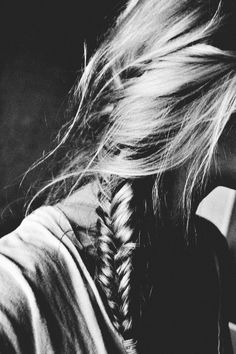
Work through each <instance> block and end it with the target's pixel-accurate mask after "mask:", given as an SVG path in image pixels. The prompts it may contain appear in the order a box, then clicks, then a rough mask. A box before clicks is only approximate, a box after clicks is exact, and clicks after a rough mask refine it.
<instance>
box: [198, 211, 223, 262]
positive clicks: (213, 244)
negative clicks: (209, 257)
mask: <svg viewBox="0 0 236 354" xmlns="http://www.w3.org/2000/svg"><path fill="white" fill-rule="evenodd" d="M195 225H196V230H197V235H198V238H199V240H200V242H202V243H204V244H205V245H206V246H208V247H209V248H210V249H212V250H215V251H216V252H217V254H220V255H222V256H223V255H224V256H227V254H228V253H229V248H228V243H227V239H226V237H225V236H224V235H222V233H221V232H220V230H219V229H218V228H217V226H216V225H214V224H213V223H212V222H211V221H209V220H207V219H205V218H203V217H200V216H196V218H195Z"/></svg>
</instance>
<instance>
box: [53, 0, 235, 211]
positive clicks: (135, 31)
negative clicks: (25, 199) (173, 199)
mask: <svg viewBox="0 0 236 354" xmlns="http://www.w3.org/2000/svg"><path fill="white" fill-rule="evenodd" d="M232 11H233V5H232V6H231V3H230V2H229V1H228V2H227V1H225V2H224V1H222V2H219V1H215V0H214V1H196V0H194V1H186V0H181V1H174V0H143V1H141V0H140V1H137V0H134V1H130V2H129V3H128V6H127V8H126V9H125V10H124V12H123V13H122V14H121V15H120V17H119V18H118V19H117V23H116V25H115V26H114V28H113V29H111V31H110V33H109V34H108V36H107V37H106V38H105V40H104V42H103V44H102V45H101V46H100V48H99V49H98V50H97V51H96V52H95V54H94V56H93V57H92V58H91V60H90V61H89V63H88V65H87V66H86V67H85V69H84V73H83V75H82V77H81V79H80V81H79V83H78V84H77V85H76V86H75V91H74V99H73V100H74V103H75V105H74V107H75V108H76V110H77V111H76V113H75V116H74V117H73V119H72V121H71V122H70V124H69V125H68V128H67V131H66V133H65V136H64V137H63V138H62V140H61V142H60V145H63V144H64V143H65V144H66V146H68V147H69V149H70V151H69V152H68V153H67V157H68V161H66V166H67V167H66V168H65V169H63V170H62V173H61V176H60V177H59V180H61V181H63V182H62V183H63V186H67V185H68V186H70V187H69V190H68V189H67V188H64V189H63V190H65V193H66V194H67V193H69V192H70V190H71V186H72V190H75V189H76V188H77V187H78V186H79V185H80V184H81V183H84V182H83V181H84V177H86V178H85V180H86V181H87V180H89V179H90V178H93V177H94V176H98V177H99V178H104V179H106V180H112V182H113V185H114V184H115V185H116V184H118V183H119V181H120V180H122V181H123V180H126V179H127V180H129V181H130V180H131V181H135V180H137V179H140V178H142V179H143V178H145V177H147V176H153V177H155V178H154V179H155V181H156V183H155V190H156V191H157V192H159V194H160V188H159V186H160V181H161V180H162V177H163V176H164V175H165V173H166V172H168V171H173V170H176V169H179V168H180V167H182V166H186V167H185V168H186V184H185V191H184V194H183V206H184V209H185V211H186V210H190V202H191V195H192V193H193V191H194V190H195V189H196V188H199V186H202V185H203V184H204V182H205V181H206V179H207V176H208V174H209V173H208V172H209V170H210V169H211V170H212V164H213V161H214V156H215V152H216V151H217V144H218V140H219V137H220V136H221V134H222V131H223V130H224V127H225V125H226V123H227V122H228V120H229V118H230V116H231V115H232V113H233V112H234V110H235V103H236V96H235V92H236V61H235V59H236V57H235V52H234V49H235V48H234V42H233V38H232V33H231V29H232V23H233V20H232V17H233V16H234V14H233V12H232ZM235 14H236V11H235ZM230 37H231V38H230ZM226 46H227V47H226ZM88 176H90V177H89V178H87V177H88ZM67 177H68V181H69V179H70V180H71V181H72V183H68V184H67V183H65V179H66V178H67ZM154 179H152V180H154ZM116 181H117V182H116ZM54 182H55V181H53V183H54ZM57 191H59V194H60V191H61V186H60V184H59V188H58V189H57ZM54 192H55V189H54Z"/></svg>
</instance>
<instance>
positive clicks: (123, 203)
mask: <svg viewBox="0 0 236 354" xmlns="http://www.w3.org/2000/svg"><path fill="white" fill-rule="evenodd" d="M100 186H101V188H100V191H99V196H98V199H99V207H98V208H97V214H98V218H99V219H98V220H99V224H98V229H99V236H98V242H97V252H98V262H97V281H98V283H99V285H100V287H101V289H102V291H103V293H104V294H105V296H106V298H107V303H108V305H109V307H110V310H111V319H112V322H113V324H114V326H115V328H116V329H117V330H118V331H119V333H120V334H121V335H122V336H123V338H124V339H127V338H129V337H130V335H131V333H132V328H133V321H132V313H131V312H132V311H131V302H132V301H131V284H132V270H133V265H132V257H133V251H134V249H135V247H136V243H135V242H134V240H133V238H134V232H133V228H132V226H131V223H132V221H131V220H132V213H133V211H132V207H131V204H132V199H133V190H132V186H131V183H130V182H127V181H125V182H123V183H122V184H121V185H120V186H119V187H118V188H116V190H115V191H114V192H113V193H108V192H106V191H105V188H104V184H101V183H100ZM110 194H112V197H110V196H109V195H110ZM124 345H125V347H126V350H127V353H137V351H136V341H134V340H133V339H132V338H131V339H130V338H129V339H128V340H124Z"/></svg>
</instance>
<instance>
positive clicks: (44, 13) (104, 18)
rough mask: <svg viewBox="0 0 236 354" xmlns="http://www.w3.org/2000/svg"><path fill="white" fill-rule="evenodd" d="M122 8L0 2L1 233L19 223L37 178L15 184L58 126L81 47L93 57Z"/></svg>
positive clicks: (88, 1) (33, 0) (106, 0)
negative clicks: (29, 189)
mask: <svg viewBox="0 0 236 354" xmlns="http://www.w3.org/2000/svg"><path fill="white" fill-rule="evenodd" d="M124 3H125V1H120V0H116V1H113V0H99V1H96V0H93V1H92V0H83V1H82V0H77V1H71V0H64V1H55V0H47V1H43V0H38V1H37V0H30V1H25V0H20V1H19V0H18V1H13V0H8V1H5V2H4V1H1V2H0V168H1V169H0V235H3V234H5V233H7V232H9V231H11V230H12V229H13V228H15V227H16V226H17V224H18V223H19V222H20V220H21V219H22V217H23V212H24V209H23V205H24V202H25V200H24V197H25V195H26V192H27V190H28V188H29V186H30V185H31V184H32V183H33V182H34V179H35V178H36V177H37V176H36V175H35V174H37V172H35V173H34V172H33V173H31V174H29V175H27V178H26V179H25V180H24V183H23V185H22V186H21V187H20V186H19V183H20V181H21V180H22V176H23V174H24V172H25V171H26V170H27V169H28V168H29V167H30V166H31V165H32V163H33V162H34V161H35V160H37V159H38V158H39V157H40V156H41V155H42V153H43V151H44V150H47V149H48V146H49V144H50V142H51V140H52V139H53V137H54V136H55V134H56V131H57V130H58V129H59V127H60V126H61V124H62V121H63V119H64V112H65V110H66V107H67V99H68V92H69V90H70V88H71V87H72V85H73V83H74V81H75V79H76V77H77V75H78V73H79V70H80V68H81V65H82V62H83V46H84V41H86V43H87V45H88V54H89V55H91V53H92V52H93V50H94V49H95V48H96V46H97V45H98V43H99V41H100V40H101V38H102V34H103V33H104V32H105V31H106V30H107V28H108V26H109V24H110V23H112V19H113V18H114V16H115V15H116V14H117V12H118V9H119V8H120V7H121V6H122V5H123V4H124Z"/></svg>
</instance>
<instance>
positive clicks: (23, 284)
mask: <svg viewBox="0 0 236 354" xmlns="http://www.w3.org/2000/svg"><path fill="white" fill-rule="evenodd" d="M74 238H75V236H74V235H73V231H72V229H71V227H70V224H69V222H68V221H67V219H66V218H65V216H63V214H61V213H60V211H58V210H57V209H55V208H54V207H43V208H40V209H38V210H36V211H35V212H34V213H32V214H31V215H29V216H28V217H26V218H25V220H24V221H23V222H22V224H21V225H20V226H19V227H18V228H17V229H16V230H15V231H14V232H12V233H10V234H8V235H6V236H4V237H3V238H2V239H1V240H0V353H6V352H9V353H11V352H13V353H34V352H35V350H36V349H35V348H37V350H38V352H40V353H41V352H42V353H47V352H51V351H52V348H53V350H54V351H55V352H62V351H61V349H60V348H58V349H57V348H56V347H55V346H57V345H58V343H61V346H62V347H63V345H64V344H65V343H62V342H65V338H67V339H66V340H67V341H71V340H72V339H71V337H73V343H74V345H78V343H77V344H76V340H75V338H76V336H77V334H78V333H81V331H80V332H79V328H76V326H75V324H76V318H77V317H78V316H81V306H80V303H79V302H80V301H81V299H83V301H82V302H83V305H85V307H86V306H87V311H89V310H88V305H89V300H88V294H87V290H86V288H85V285H84V280H83V278H82V276H81V265H80V264H79V253H78V248H77V247H76V245H75V243H76V241H75V240H74ZM73 241H74V242H73ZM86 299H87V300H86ZM72 327H73V328H72ZM70 328H71V330H70V335H69V336H68V335H67V336H63V331H64V330H65V331H69V329H70ZM52 329H53V331H54V332H51V330H52ZM74 330H75V331H77V334H76V335H75V333H73V332H74ZM55 335H56V336H61V341H62V342H60V340H59V339H56V337H55ZM70 336H71V337H70ZM54 337H55V338H54ZM69 337H70V338H69ZM26 338H27V340H26ZM62 347H61V348H62ZM3 348H4V349H3ZM78 349H79V345H78Z"/></svg>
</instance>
